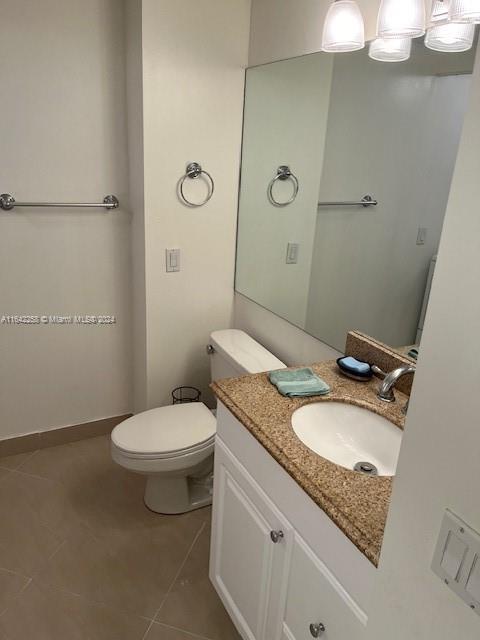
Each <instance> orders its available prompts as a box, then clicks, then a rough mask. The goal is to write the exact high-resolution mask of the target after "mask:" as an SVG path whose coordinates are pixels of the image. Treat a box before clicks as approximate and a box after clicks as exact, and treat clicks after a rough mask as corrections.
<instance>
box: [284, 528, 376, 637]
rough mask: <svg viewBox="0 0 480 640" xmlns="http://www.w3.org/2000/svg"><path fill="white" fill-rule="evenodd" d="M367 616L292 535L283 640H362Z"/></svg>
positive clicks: (327, 570)
mask: <svg viewBox="0 0 480 640" xmlns="http://www.w3.org/2000/svg"><path fill="white" fill-rule="evenodd" d="M366 624H367V616H366V615H365V613H364V612H363V611H362V609H360V607H359V606H358V605H357V603H356V602H355V601H354V600H353V599H352V598H351V597H350V595H349V594H348V593H347V592H346V591H345V589H344V588H343V587H342V585H341V584H340V583H339V582H338V580H337V579H336V578H335V576H334V575H333V574H332V573H331V572H330V571H329V569H328V568H327V567H326V566H325V564H324V563H323V562H322V561H321V560H319V558H317V556H316V555H315V554H314V553H313V551H312V550H311V549H310V548H309V547H308V545H307V544H306V543H305V541H304V540H303V539H302V538H300V536H298V535H296V536H295V541H294V544H293V552H292V559H291V564H290V576H289V580H288V595H287V603H286V608H285V616H284V622H283V633H282V639H283V640H312V638H320V640H359V639H360V640H361V639H362V638H364V636H365V627H366Z"/></svg>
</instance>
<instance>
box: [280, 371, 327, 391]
mask: <svg viewBox="0 0 480 640" xmlns="http://www.w3.org/2000/svg"><path fill="white" fill-rule="evenodd" d="M268 377H269V379H270V382H271V383H272V384H273V385H275V386H276V387H277V389H278V391H279V392H280V393H281V394H282V396H287V397H288V398H297V397H298V398H308V397H309V396H324V395H326V394H327V393H330V387H329V386H328V384H327V383H326V382H325V380H322V379H321V378H319V377H318V376H317V375H315V374H314V373H313V371H312V370H311V369H310V368H305V369H294V370H288V369H280V370H279V371H271V372H270V373H269V375H268Z"/></svg>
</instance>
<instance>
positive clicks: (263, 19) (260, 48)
mask: <svg viewBox="0 0 480 640" xmlns="http://www.w3.org/2000/svg"><path fill="white" fill-rule="evenodd" d="M357 2H358V5H359V7H360V9H361V11H362V13H363V17H364V20H365V33H366V37H367V39H371V38H373V37H374V35H375V30H376V24H377V13H378V8H379V6H380V0H357ZM330 4H331V0H253V2H252V30H251V36H250V65H254V64H263V63H265V62H272V60H282V59H283V58H292V57H294V56H302V55H304V54H305V53H313V52H315V51H320V49H321V41H322V31H323V23H324V20H325V16H326V13H327V10H328V7H329V6H330ZM427 4H429V2H428V1H427Z"/></svg>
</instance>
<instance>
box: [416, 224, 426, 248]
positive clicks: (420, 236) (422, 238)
mask: <svg viewBox="0 0 480 640" xmlns="http://www.w3.org/2000/svg"><path fill="white" fill-rule="evenodd" d="M426 241H427V230H426V228H425V227H418V233H417V244H419V245H422V244H425V242H426Z"/></svg>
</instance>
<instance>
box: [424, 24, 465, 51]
mask: <svg viewBox="0 0 480 640" xmlns="http://www.w3.org/2000/svg"><path fill="white" fill-rule="evenodd" d="M474 36H475V25H474V24H459V23H456V22H448V23H447V24H441V25H439V26H437V27H431V28H430V29H429V30H428V31H427V35H426V36H425V46H426V47H428V48H429V49H433V50H434V51H447V52H448V51H450V52H455V51H457V52H459V51H468V50H469V49H471V48H472V45H473V38H474Z"/></svg>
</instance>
